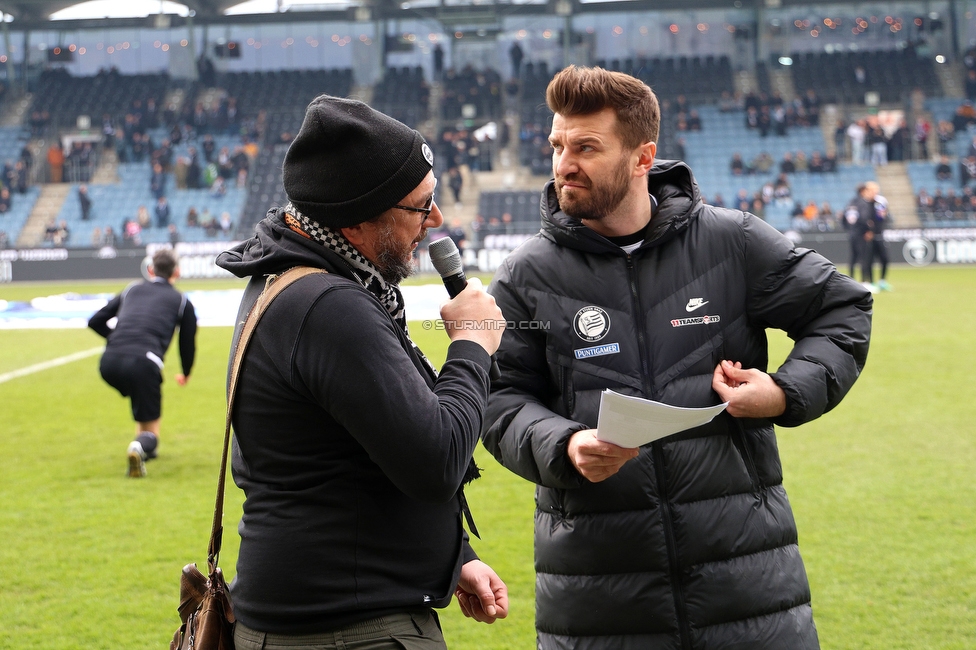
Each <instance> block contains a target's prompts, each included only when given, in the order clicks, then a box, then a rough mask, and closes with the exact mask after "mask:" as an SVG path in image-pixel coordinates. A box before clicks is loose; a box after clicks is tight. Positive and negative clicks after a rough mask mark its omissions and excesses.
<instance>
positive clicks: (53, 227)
mask: <svg viewBox="0 0 976 650" xmlns="http://www.w3.org/2000/svg"><path fill="white" fill-rule="evenodd" d="M57 234H58V223H57V222H56V221H55V220H54V219H48V222H47V225H46V226H44V242H45V243H47V244H53V243H54V238H55V237H56V236H57Z"/></svg>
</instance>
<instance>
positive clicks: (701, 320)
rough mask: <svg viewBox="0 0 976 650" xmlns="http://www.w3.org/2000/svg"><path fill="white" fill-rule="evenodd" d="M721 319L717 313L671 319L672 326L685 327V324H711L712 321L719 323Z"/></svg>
mask: <svg viewBox="0 0 976 650" xmlns="http://www.w3.org/2000/svg"><path fill="white" fill-rule="evenodd" d="M720 320H721V318H719V316H718V315H717V314H716V315H715V316H696V317H695V318H675V319H674V320H673V321H671V327H684V326H685V325H709V324H711V323H717V322H719V321H720Z"/></svg>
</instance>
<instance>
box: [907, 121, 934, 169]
mask: <svg viewBox="0 0 976 650" xmlns="http://www.w3.org/2000/svg"><path fill="white" fill-rule="evenodd" d="M931 131H932V125H931V124H929V121H928V120H926V119H925V118H924V117H922V116H921V115H919V116H918V117H917V118H916V119H915V132H914V134H913V135H912V139H913V140H914V141H915V146H916V147H917V148H918V149H917V155H918V159H919V160H928V159H929V145H928V141H929V133H930V132H931Z"/></svg>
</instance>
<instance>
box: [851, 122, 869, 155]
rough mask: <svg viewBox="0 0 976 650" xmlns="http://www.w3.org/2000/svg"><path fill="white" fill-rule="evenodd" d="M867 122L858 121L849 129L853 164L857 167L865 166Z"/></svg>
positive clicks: (852, 123)
mask: <svg viewBox="0 0 976 650" xmlns="http://www.w3.org/2000/svg"><path fill="white" fill-rule="evenodd" d="M867 134H868V131H867V122H866V121H865V120H857V121H855V122H851V124H850V126H848V127H847V137H848V138H849V139H850V141H851V162H852V163H853V164H855V165H863V164H864V139H865V138H866V137H867Z"/></svg>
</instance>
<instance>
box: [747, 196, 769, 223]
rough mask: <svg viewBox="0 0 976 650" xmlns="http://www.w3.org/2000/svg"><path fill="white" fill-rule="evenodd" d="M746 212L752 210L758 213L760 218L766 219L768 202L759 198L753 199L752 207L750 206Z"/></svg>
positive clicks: (753, 212) (755, 213)
mask: <svg viewBox="0 0 976 650" xmlns="http://www.w3.org/2000/svg"><path fill="white" fill-rule="evenodd" d="M745 212H751V213H752V214H754V215H756V216H757V217H759V218H760V219H765V218H766V204H765V203H764V202H763V200H762V199H758V198H756V199H753V200H752V207H750V208H749V209H748V210H746V211H745Z"/></svg>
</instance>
